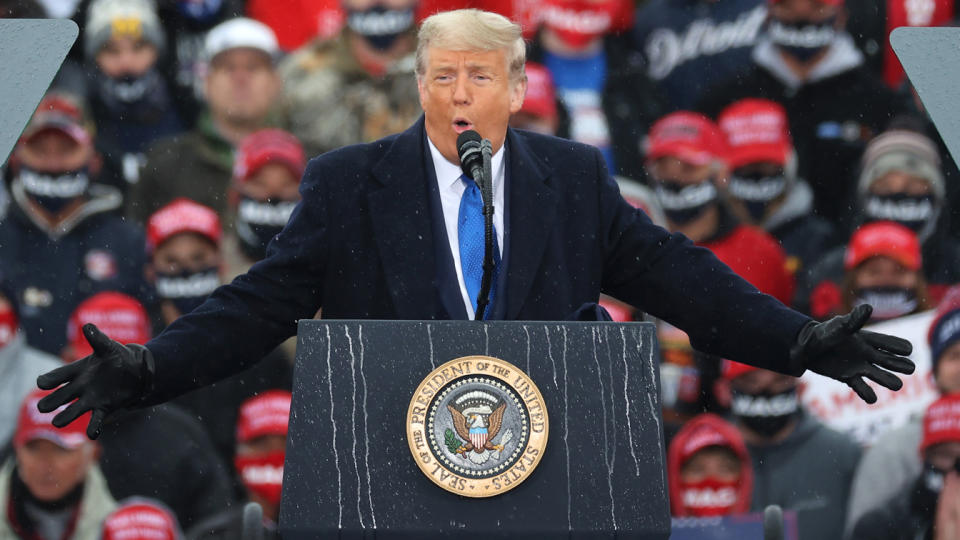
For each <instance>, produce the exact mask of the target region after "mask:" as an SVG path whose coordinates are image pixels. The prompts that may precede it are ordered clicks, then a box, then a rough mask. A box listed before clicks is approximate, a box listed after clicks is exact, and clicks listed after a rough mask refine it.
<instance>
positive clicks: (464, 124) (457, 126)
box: [453, 118, 473, 133]
mask: <svg viewBox="0 0 960 540" xmlns="http://www.w3.org/2000/svg"><path fill="white" fill-rule="evenodd" d="M471 129H473V122H471V121H469V120H467V119H465V118H454V119H453V130H454V131H456V132H457V133H463V132H464V131H468V130H471Z"/></svg>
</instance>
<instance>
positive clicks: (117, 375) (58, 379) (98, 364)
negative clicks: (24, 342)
mask: <svg viewBox="0 0 960 540" xmlns="http://www.w3.org/2000/svg"><path fill="white" fill-rule="evenodd" d="M83 335H84V336H85V337H86V338H87V341H88V342H89V343H90V345H91V346H92V347H93V354H91V355H90V356H87V357H84V358H82V359H80V360H77V361H76V362H73V363H71V364H67V365H65V366H62V367H59V368H57V369H55V370H53V371H50V372H48V373H44V374H43V375H40V376H39V377H37V386H39V387H40V388H42V389H44V390H50V389H52V388H56V387H58V386H60V385H63V386H61V387H60V388H59V389H58V390H57V391H56V392H53V393H52V394H50V395H49V396H47V397H45V398H43V399H41V400H40V402H39V403H37V409H39V410H40V412H44V413H46V412H51V411H55V410H56V409H57V408H59V407H60V406H62V405H64V404H65V403H70V402H73V403H72V404H71V405H70V406H69V407H67V408H66V409H64V410H63V411H61V412H60V413H59V414H58V415H57V416H55V417H54V419H53V425H54V426H57V427H63V426H65V425H67V424H69V423H70V422H73V421H74V420H76V419H77V418H78V417H79V416H80V415H82V414H84V413H85V412H87V411H93V413H92V414H91V418H90V423H89V424H88V425H87V436H88V437H90V438H91V439H96V438H97V437H99V436H100V428H101V425H102V424H103V421H104V419H105V418H106V417H107V416H108V415H109V414H111V413H113V412H116V411H118V410H120V409H122V408H123V407H127V406H130V405H133V404H135V403H137V402H138V401H140V400H142V399H143V397H144V394H145V393H146V392H147V391H148V390H149V388H150V383H151V381H152V380H153V374H154V371H155V370H154V363H153V355H152V354H150V350H149V349H147V348H146V347H144V346H142V345H121V344H120V343H117V342H116V341H114V340H112V339H110V338H108V337H107V336H106V335H105V334H104V333H103V332H101V331H100V329H99V328H97V327H96V326H95V325H93V324H85V325H84V326H83Z"/></svg>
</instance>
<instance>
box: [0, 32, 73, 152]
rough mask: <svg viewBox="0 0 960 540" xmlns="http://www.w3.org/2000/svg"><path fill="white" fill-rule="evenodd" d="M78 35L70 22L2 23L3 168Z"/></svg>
mask: <svg viewBox="0 0 960 540" xmlns="http://www.w3.org/2000/svg"><path fill="white" fill-rule="evenodd" d="M78 32H79V30H78V29H77V24H76V23H74V22H73V21H71V20H69V19H0V70H2V75H0V164H2V163H5V162H6V161H7V156H9V155H10V151H11V150H13V146H14V145H15V144H16V142H17V139H18V138H19V137H20V133H21V132H22V131H23V128H24V127H25V126H26V125H27V121H29V120H30V117H31V116H32V115H33V111H35V110H36V108H37V105H38V104H39V103H40V100H41V99H43V94H44V93H45V92H46V91H47V88H48V87H49V86H50V82H51V81H52V80H53V77H54V76H55V75H56V74H57V71H58V70H59V69H60V64H62V63H63V59H64V58H66V56H67V52H68V51H69V50H70V47H72V46H73V42H74V41H76V40H77V34H78Z"/></svg>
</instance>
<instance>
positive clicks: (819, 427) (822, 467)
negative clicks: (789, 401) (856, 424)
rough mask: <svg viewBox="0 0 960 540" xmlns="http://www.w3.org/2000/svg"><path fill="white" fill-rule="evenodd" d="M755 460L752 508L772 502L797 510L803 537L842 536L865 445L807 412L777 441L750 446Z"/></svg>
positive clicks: (828, 538)
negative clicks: (861, 450)
mask: <svg viewBox="0 0 960 540" xmlns="http://www.w3.org/2000/svg"><path fill="white" fill-rule="evenodd" d="M747 449H748V450H749V451H750V457H751V458H752V460H753V473H754V483H753V506H752V508H751V509H752V510H754V511H757V512H760V511H763V509H764V508H766V507H767V506H769V505H771V504H777V505H780V507H781V508H783V509H784V510H795V511H796V512H797V523H798V526H799V532H800V540H833V539H836V540H839V539H840V538H842V536H843V524H844V519H845V517H846V513H847V500H848V497H849V494H850V481H851V480H852V479H853V473H854V470H855V469H856V467H857V462H858V461H859V460H860V447H859V446H858V445H857V444H856V443H855V442H854V441H853V439H851V438H850V437H849V436H847V435H844V434H842V433H839V432H837V431H834V430H832V429H830V428H828V427H826V426H825V425H823V424H821V423H820V422H819V421H817V420H816V419H814V418H813V416H811V415H810V414H808V413H806V412H803V413H801V417H800V419H799V421H798V423H797V425H796V427H795V428H794V430H793V432H792V433H790V435H788V436H787V438H786V439H784V440H783V441H780V442H778V443H774V444H771V445H765V446H756V445H751V444H749V443H748V444H747Z"/></svg>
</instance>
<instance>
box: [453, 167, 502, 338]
mask: <svg viewBox="0 0 960 540" xmlns="http://www.w3.org/2000/svg"><path fill="white" fill-rule="evenodd" d="M460 180H462V181H463V183H464V184H465V185H466V189H465V190H464V192H463V197H462V198H461V199H460V215H459V216H458V217H457V238H458V240H459V243H460V269H461V271H462V272H463V283H464V284H465V285H466V287H467V296H469V297H470V303H471V304H472V305H473V312H474V313H476V312H477V295H479V294H480V281H481V280H482V279H483V252H484V237H483V198H482V197H481V196H480V188H479V187H478V186H477V183H476V182H474V181H473V179H472V178H470V177H468V176H466V175H461V176H460ZM493 262H494V265H495V266H494V271H493V279H492V280H491V284H490V296H489V297H488V298H489V299H490V303H489V304H487V309H486V312H485V313H484V317H483V318H484V319H489V318H490V313H491V312H492V311H493V293H494V291H496V289H497V273H498V270H499V269H500V250H499V248H498V247H497V232H496V229H494V231H493Z"/></svg>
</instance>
